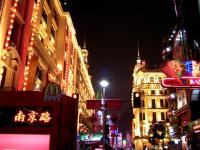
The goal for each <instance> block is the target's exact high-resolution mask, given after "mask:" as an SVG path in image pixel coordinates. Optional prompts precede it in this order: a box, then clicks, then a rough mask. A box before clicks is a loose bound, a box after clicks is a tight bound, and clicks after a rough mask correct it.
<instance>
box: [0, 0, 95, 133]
mask: <svg viewBox="0 0 200 150" xmlns="http://www.w3.org/2000/svg"><path fill="white" fill-rule="evenodd" d="M0 3H1V5H0V7H1V8H0V11H1V12H0V17H1V18H0V19H1V20H0V33H1V36H0V88H1V90H23V91H42V90H43V88H44V87H45V86H46V84H47V83H49V82H55V83H58V84H59V85H60V86H61V90H62V93H63V94H65V95H67V96H72V95H73V93H77V94H78V95H79V101H80V103H79V110H80V113H79V121H80V122H79V124H80V125H84V124H85V125H86V126H87V128H86V129H85V130H91V129H92V124H91V122H89V121H84V119H85V118H88V117H90V116H91V115H92V114H93V112H92V111H91V110H87V111H86V104H85V103H86V100H87V99H93V98H94V97H95V96H94V95H95V94H94V90H93V87H92V84H91V77H90V75H89V74H88V64H87V57H88V52H87V50H86V47H84V49H81V48H80V46H79V45H78V42H77V39H76V32H75V29H74V26H73V23H72V20H71V17H70V14H69V12H63V9H62V7H61V4H60V1H58V0H3V1H1V2H0ZM83 116H84V118H83ZM83 122H84V123H83ZM82 123H83V124H82ZM78 129H79V125H78Z"/></svg>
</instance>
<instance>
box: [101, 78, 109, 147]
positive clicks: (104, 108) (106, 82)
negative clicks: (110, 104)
mask: <svg viewBox="0 0 200 150" xmlns="http://www.w3.org/2000/svg"><path fill="white" fill-rule="evenodd" d="M99 84H100V85H101V87H102V88H103V95H102V98H101V105H102V111H103V112H102V115H103V149H104V150H105V146H106V143H105V140H106V133H105V125H106V106H105V94H106V87H107V86H108V85H109V82H108V81H106V80H102V81H101V82H100V83H99Z"/></svg>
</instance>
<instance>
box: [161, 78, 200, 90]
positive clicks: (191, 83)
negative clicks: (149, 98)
mask: <svg viewBox="0 0 200 150" xmlns="http://www.w3.org/2000/svg"><path fill="white" fill-rule="evenodd" d="M181 81H182V83H180V82H179V81H177V80H176V79H175V78H165V79H163V80H162V86H163V87H166V88H170V87H171V88H172V87H176V88H179V87H180V88H200V77H184V76H183V77H181Z"/></svg>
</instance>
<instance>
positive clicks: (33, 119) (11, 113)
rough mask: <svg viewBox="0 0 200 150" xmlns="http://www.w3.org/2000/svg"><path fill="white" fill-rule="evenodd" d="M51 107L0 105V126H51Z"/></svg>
mask: <svg viewBox="0 0 200 150" xmlns="http://www.w3.org/2000/svg"><path fill="white" fill-rule="evenodd" d="M52 123H53V117H52V108H51V107H14V106H13V107H0V127H4V126H6V127H52Z"/></svg>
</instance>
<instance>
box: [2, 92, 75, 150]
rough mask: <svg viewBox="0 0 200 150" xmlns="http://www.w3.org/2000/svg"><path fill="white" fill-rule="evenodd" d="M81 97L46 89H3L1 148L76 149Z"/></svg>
mask: <svg viewBox="0 0 200 150" xmlns="http://www.w3.org/2000/svg"><path fill="white" fill-rule="evenodd" d="M77 113H78V100H77V99H74V98H72V97H68V96H64V95H62V96H61V97H59V100H56V99H54V100H44V93H43V92H34V91H9V92H8V91H2V92H0V141H1V142H0V149H16V150H36V149H37V150H55V149H56V150H63V149H76V133H77V127H76V125H77Z"/></svg>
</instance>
